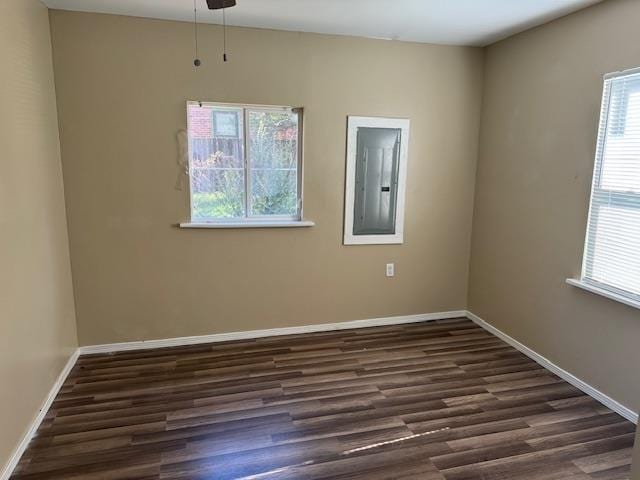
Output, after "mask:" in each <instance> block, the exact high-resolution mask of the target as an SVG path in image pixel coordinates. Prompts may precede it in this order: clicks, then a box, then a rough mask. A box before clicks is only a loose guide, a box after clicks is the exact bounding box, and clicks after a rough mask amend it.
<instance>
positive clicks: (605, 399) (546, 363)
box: [467, 311, 638, 424]
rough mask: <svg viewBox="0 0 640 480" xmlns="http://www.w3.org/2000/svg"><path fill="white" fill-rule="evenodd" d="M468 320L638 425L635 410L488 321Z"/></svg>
mask: <svg viewBox="0 0 640 480" xmlns="http://www.w3.org/2000/svg"><path fill="white" fill-rule="evenodd" d="M467 318H469V320H471V321H472V322H474V323H476V324H477V325H478V326H480V327H482V328H484V329H485V330H487V331H488V332H489V333H491V334H493V335H495V336H496V337H498V338H500V339H501V340H503V341H505V342H506V343H508V344H509V345H511V346H512V347H513V348H515V349H516V350H518V351H520V352H522V353H524V354H525V355H526V356H527V357H529V358H530V359H531V360H533V361H534V362H536V363H538V364H540V365H542V366H543V367H544V368H546V369H547V370H549V371H551V372H553V373H555V374H556V375H558V376H559V377H560V378H562V379H563V380H565V381H567V382H569V383H570V384H571V385H573V386H574V387H576V388H578V389H580V390H582V391H583V392H584V393H586V394H587V395H589V396H590V397H592V398H594V399H595V400H597V401H599V402H600V403H602V404H603V405H605V406H607V407H609V408H610V409H611V410H613V411H614V412H616V413H618V414H620V415H622V416H623V417H624V418H626V419H627V420H629V421H631V422H633V423H635V424H637V423H638V414H637V413H636V412H634V411H633V410H631V409H630V408H627V407H625V406H624V405H622V404H621V403H619V402H617V401H616V400H614V399H613V398H611V397H609V396H608V395H605V394H604V393H602V392H601V391H600V390H598V389H596V388H594V387H592V386H591V385H589V384H588V383H586V382H585V381H583V380H580V379H579V378H578V377H576V376H575V375H573V374H571V373H569V372H567V371H566V370H564V369H562V368H560V367H559V366H558V365H556V364H555V363H553V362H552V361H551V360H549V359H547V358H545V357H543V356H542V355H540V354H539V353H537V352H535V351H534V350H532V349H530V348H529V347H527V346H526V345H523V344H522V343H520V342H518V341H517V340H515V339H514V338H512V337H510V336H509V335H507V334H506V333H504V332H503V331H502V330H499V329H498V328H496V327H494V326H493V325H491V324H490V323H488V322H487V321H485V320H483V319H482V318H480V317H478V316H477V315H475V314H473V313H471V312H469V311H467Z"/></svg>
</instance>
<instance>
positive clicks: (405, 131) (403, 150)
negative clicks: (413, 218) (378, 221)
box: [343, 115, 411, 245]
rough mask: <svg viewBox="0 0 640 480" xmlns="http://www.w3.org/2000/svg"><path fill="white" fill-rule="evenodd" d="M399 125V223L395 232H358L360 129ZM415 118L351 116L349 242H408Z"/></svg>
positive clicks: (346, 209) (346, 236)
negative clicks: (355, 225)
mask: <svg viewBox="0 0 640 480" xmlns="http://www.w3.org/2000/svg"><path fill="white" fill-rule="evenodd" d="M359 127H373V128H394V129H395V128H399V129H400V130H401V131H402V133H401V140H400V160H399V162H400V165H399V169H398V192H397V193H398V197H397V198H396V224H395V232H396V233H395V234H393V235H386V234H381V235H354V234H353V220H354V219H353V215H354V202H355V196H356V195H355V180H356V154H357V150H358V128H359ZM410 129H411V121H410V120H409V119H406V118H385V117H357V116H353V115H350V116H349V117H348V118H347V173H346V179H345V202H344V240H343V243H344V244H345V245H389V244H393V245H400V244H402V243H404V212H405V202H406V190H407V163H408V161H409V132H410Z"/></svg>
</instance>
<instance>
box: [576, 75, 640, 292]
mask: <svg viewBox="0 0 640 480" xmlns="http://www.w3.org/2000/svg"><path fill="white" fill-rule="evenodd" d="M582 277H583V278H582V280H583V281H584V282H587V283H590V284H593V285H594V286H596V287H600V288H603V289H606V290H609V291H611V292H613V293H616V294H619V295H623V296H625V297H628V298H631V299H633V300H636V301H637V300H640V70H635V71H632V72H625V73H620V74H614V75H610V76H608V77H607V78H606V79H605V86H604V95H603V101H602V111H601V116H600V129H599V134H598V146H597V152H596V162H595V167H594V174H593V187H592V191H591V207H590V211H589V222H588V225H587V235H586V245H585V254H584V261H583V267H582Z"/></svg>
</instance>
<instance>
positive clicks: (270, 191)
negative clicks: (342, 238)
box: [248, 110, 298, 217]
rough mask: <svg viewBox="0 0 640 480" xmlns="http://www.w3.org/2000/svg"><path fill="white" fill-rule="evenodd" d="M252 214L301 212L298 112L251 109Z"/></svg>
mask: <svg viewBox="0 0 640 480" xmlns="http://www.w3.org/2000/svg"><path fill="white" fill-rule="evenodd" d="M248 132H249V133H248V135H249V169H250V176H249V177H250V180H249V181H250V183H251V186H250V194H251V195H250V202H251V215H252V216H262V215H283V216H291V217H294V216H297V215H298V115H297V113H293V112H287V111H280V110H278V111H274V110H250V111H249V112H248Z"/></svg>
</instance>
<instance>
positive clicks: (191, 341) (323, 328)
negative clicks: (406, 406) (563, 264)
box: [80, 310, 467, 355]
mask: <svg viewBox="0 0 640 480" xmlns="http://www.w3.org/2000/svg"><path fill="white" fill-rule="evenodd" d="M466 317H467V311H466V310H454V311H448V312H438V313H422V314H418V315H404V316H399V317H383V318H370V319H367V320H354V321H350V322H338V323H322V324H318V325H304V326H300V327H283V328H270V329H266V330H248V331H245V332H230V333H215V334H212V335H199V336H195V337H178V338H168V339H164V340H142V341H138V342H125V343H109V344H106V345H89V346H85V347H80V354H81V355H88V354H92V353H112V352H124V351H128V350H143V349H148V348H163V347H177V346H181V345H197V344H200V343H218V342H227V341H230V340H248V339H252V338H263V337H275V336H280V335H295V334H299V333H314V332H331V331H334V330H347V329H350V328H362V327H379V326H383V325H401V324H403V323H416V322H428V321H433V320H445V319H449V318H466Z"/></svg>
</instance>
